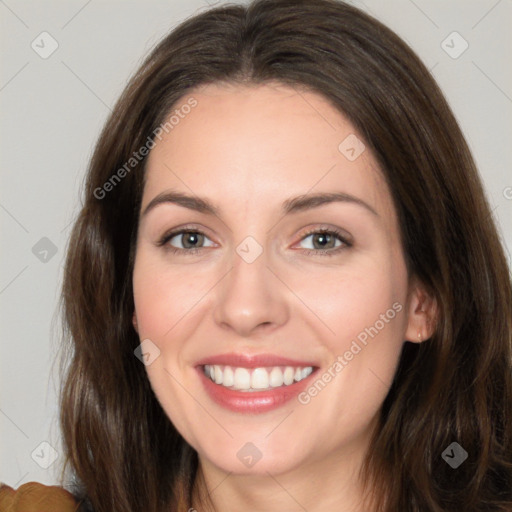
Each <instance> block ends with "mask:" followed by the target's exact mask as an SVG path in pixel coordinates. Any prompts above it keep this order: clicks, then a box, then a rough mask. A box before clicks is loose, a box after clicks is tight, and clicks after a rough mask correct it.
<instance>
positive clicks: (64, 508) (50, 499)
mask: <svg viewBox="0 0 512 512" xmlns="http://www.w3.org/2000/svg"><path fill="white" fill-rule="evenodd" d="M0 510H1V511H2V512H78V511H79V510H80V504H79V502H78V501H77V500H76V499H75V498H74V496H73V495H72V494H71V493H70V492H69V491H66V490H65V489H64V488H62V487H59V486H56V485H44V484H40V483H38V482H28V483H26V484H23V485H20V486H19V487H18V489H16V490H14V489H13V488H12V487H9V486H8V485H6V484H4V483H2V482H0Z"/></svg>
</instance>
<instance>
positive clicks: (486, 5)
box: [0, 0, 512, 487]
mask: <svg viewBox="0 0 512 512" xmlns="http://www.w3.org/2000/svg"><path fill="white" fill-rule="evenodd" d="M214 3H216V4H217V5H218V4H220V3H221V2H210V5H213V4H214ZM352 3H353V4H355V5H357V6H359V7H362V8H363V9H365V10H367V11H369V12H370V13H371V14H373V15H374V16H376V17H377V18H379V19H380V20H381V21H383V22H384V23H385V24H387V25H388V26H390V27H391V28H392V29H394V30H395V31H396V32H397V33H398V34H399V35H400V36H401V37H402V38H403V39H405V40H406V41H407V42H408V43H409V44H410V45H411V46H412V47H413V49H415V50H416V51H417V53H418V54H419V55H420V57H421V58H422V59H423V60H424V62H425V63H426V64H427V66H428V67H429V68H431V69H432V72H433V74H434V76H435V78H436V79H437V81H438V83H439V84H440V86H441V88H442V89H443V91H444V92H445V94H446V96H447V98H448V101H449V103H450V104H451V106H452V108H453V109H454V111H455V114H456V116H457V119H458V120H459V123H460V125H461V127H462V129H463V131H464V133H465V135H466V137H467V139H468V142H469V144H470V146H471V148H472V150H473V154H474V157H475V159H476V161H477V164H478V166H479V169H480V172H481V174H482V176H483V179H484V182H485V187H486V192H487V194H488V197H489V200H490V202H491V205H492V208H493V212H494V216H495V218H496V221H497V222H498V225H499V228H500V231H501V233H502V237H503V240H504V243H505V244H506V247H507V253H508V258H509V263H510V255H509V254H510V250H509V249H510V247H512V215H511V213H512V176H511V171H510V170H511V163H512V162H511V160H512V151H511V142H512V137H511V135H512V134H511V132H512V123H511V119H512V99H511V98H512V68H511V66H510V54H511V49H512V44H511V42H512V36H511V33H512V30H511V21H512V0H473V1H469V0H458V1H456V0H443V1H442V0H437V1H436V0H414V1H413V0H393V1H386V2H383V1H382V0H365V1H364V2H360V1H355V0H354V1H353V2H352ZM207 8H208V3H207V2H206V1H203V0H187V1H185V0H172V1H170V0H168V1H165V2H162V1H149V2H142V1H137V2H135V1H108V2H107V1H100V0H89V1H86V0H73V1H66V2H55V1H51V2H36V1H32V2H27V1H15V0H0V23H1V29H0V34H1V35H0V37H1V44H2V50H3V51H2V57H3V58H2V61H1V69H0V105H1V106H0V108H1V112H2V117H1V123H0V130H1V134H0V144H1V149H0V163H1V166H0V168H1V171H2V172H1V187H0V225H1V231H0V233H1V248H2V251H1V254H0V258H1V261H0V315H1V323H0V326H1V332H0V335H1V345H0V349H1V359H0V365H1V366H0V370H1V374H0V375H1V377H0V378H1V381H0V382H1V387H0V439H1V446H0V461H1V467H0V481H3V482H5V483H7V484H9V485H11V486H13V487H18V486H19V485H21V484H23V483H25V482H28V481H33V480H35V481H39V482H42V483H45V484H51V483H58V471H59V470H60V463H61V462H62V458H63V457H62V455H61V445H60V439H59V438H60V436H59V429H58V423H57V402H56V390H57V389H58V386H59V383H58V379H57V375H58V374H57V370H58V366H57V364H54V360H55V355H56V353H57V349H58V343H59V337H58V336H59V327H58V326H59V319H58V316H57V314H56V304H57V298H58V293H59V288H60V284H61V278H62V263H63V259H64V253H65V248H66V244H67V239H68V235H69V228H70V222H71V221H72V219H73V216H74V215H75V214H76V212H77V209H78V207H79V198H80V187H81V184H82V179H83V177H84V172H85V168H86V165H87V162H88V159H89V157H90V155H91V152H92V148H93V145H94V142H95V140H96V138H97V136H98V135H99V131H100V129H101V127H102V125H103V123H104V121H105V119H106V116H107V114H108V113H109V110H110V108H111V107H112V106H113V104H114V102H115V100H116V99H117V97H118V96H119V94H120V93H121V91H122V89H123V87H124V86H125V84H126V82H127V80H128V78H129V77H130V76H131V74H132V73H133V72H134V71H135V70H136V68H137V67H138V65H139V64H140V63H141V60H142V58H143V56H144V55H146V53H147V52H148V50H149V49H150V48H151V47H152V46H153V45H154V44H155V43H156V42H157V41H158V40H159V39H160V38H161V37H162V36H163V35H164V34H166V33H167V32H168V31H169V30H170V29H171V28H172V27H173V26H175V25H176V24H177V23H178V22H179V21H181V20H183V19H184V18H186V17H189V16H191V15H192V14H194V13H196V12H198V11H202V10H204V9H207ZM43 31H46V32H48V33H49V34H51V37H53V38H54V39H55V40H56V41H57V43H58V48H57V50H56V51H55V52H54V53H53V54H52V55H50V56H49V57H48V58H46V59H43V58H41V57H40V55H39V54H38V53H36V51H35V50H34V49H33V48H32V47H31V44H32V42H33V41H35V43H34V45H38V46H39V51H40V52H42V51H48V50H49V49H50V48H51V46H50V44H51V41H50V39H48V36H40V34H41V33H42V32H43ZM454 31H456V32H458V33H459V34H460V35H461V36H462V38H464V40H466V41H467V43H468V44H469V47H468V49H467V50H466V51H465V52H464V53H462V54H461V55H460V56H459V57H458V58H452V57H451V56H450V55H448V53H446V51H445V50H444V49H443V47H442V42H443V41H446V42H445V43H444V46H445V48H447V45H448V48H447V49H448V50H449V51H450V52H451V53H452V55H455V54H456V53H458V52H460V50H461V49H462V48H463V45H464V42H463V41H462V39H460V38H459V37H458V36H450V37H449V38H448V39H446V38H447V37H448V36H449V35H450V34H451V33H452V32H454ZM42 37H43V38H46V39H43V40H42ZM36 47H37V46H36ZM45 237H46V238H47V239H49V241H48V240H43V241H41V239H42V238H45ZM34 246H35V249H33V248H34ZM53 246H54V250H55V249H56V253H55V254H52V247H53ZM45 250H47V251H48V252H46V253H45V252H44V251H45ZM127 399H129V397H127ZM45 442H46V443H49V445H51V447H50V446H49V445H48V444H42V445H41V443H45ZM53 450H55V452H54V451H53ZM54 456H56V457H57V458H56V460H55V461H54V462H53V463H52V464H51V465H49V467H48V468H46V469H45V467H44V466H48V464H50V462H52V460H53V458H54ZM42 466H43V467H42Z"/></svg>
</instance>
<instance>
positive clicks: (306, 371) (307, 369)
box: [300, 366, 313, 380]
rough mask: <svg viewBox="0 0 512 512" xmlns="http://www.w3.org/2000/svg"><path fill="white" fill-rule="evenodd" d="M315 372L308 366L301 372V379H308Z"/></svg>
mask: <svg viewBox="0 0 512 512" xmlns="http://www.w3.org/2000/svg"><path fill="white" fill-rule="evenodd" d="M312 371H313V368H312V367H311V366H308V367H307V368H302V370H301V374H302V375H301V379H300V380H302V379H305V378H306V377H308V376H309V375H311V372H312Z"/></svg>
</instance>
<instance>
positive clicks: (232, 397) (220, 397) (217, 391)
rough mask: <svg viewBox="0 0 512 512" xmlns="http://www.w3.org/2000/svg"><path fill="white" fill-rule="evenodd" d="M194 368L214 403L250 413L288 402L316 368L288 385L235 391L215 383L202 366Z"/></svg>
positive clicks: (306, 382) (307, 382) (270, 408)
mask: <svg viewBox="0 0 512 512" xmlns="http://www.w3.org/2000/svg"><path fill="white" fill-rule="evenodd" d="M196 369H197V371H198V372H199V376H200V379H201V381H202V383H203V386H204V388H205V390H206V392H207V393H208V395H209V396H210V398H211V399H212V400H213V401H214V402H215V403H217V404H219V405H220V406H222V407H224V408H226V409H229V410H230V411H233V412H240V413H252V414H259V413H263V412H267V411H271V410H273V409H277V408H278V407H281V406H282V405H283V404H285V403H286V402H289V401H290V400H291V399H292V398H294V397H296V396H297V395H298V394H299V393H300V392H301V391H303V390H304V388H306V387H307V386H308V384H309V382H310V380H311V378H312V377H313V375H315V373H316V370H317V369H314V370H313V372H312V373H311V374H310V375H308V376H307V377H306V378H305V379H302V380H301V381H299V382H294V383H293V384H290V385H289V386H280V387H277V388H273V389H268V390H265V391H235V390H233V389H228V388H226V387H224V386H222V385H221V384H215V382H213V381H212V380H211V379H209V378H208V377H207V376H206V375H205V374H204V370H203V366H198V367H196Z"/></svg>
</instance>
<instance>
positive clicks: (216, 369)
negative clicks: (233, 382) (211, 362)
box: [213, 366, 222, 384]
mask: <svg viewBox="0 0 512 512" xmlns="http://www.w3.org/2000/svg"><path fill="white" fill-rule="evenodd" d="M213 368H214V373H213V376H214V378H215V384H222V370H221V369H220V368H219V367H218V366H214V367H213Z"/></svg>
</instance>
